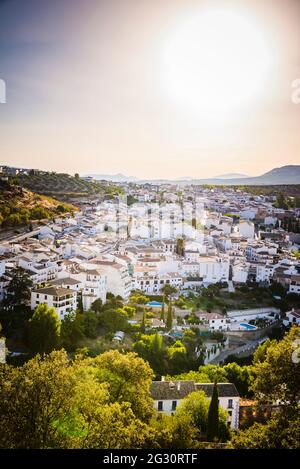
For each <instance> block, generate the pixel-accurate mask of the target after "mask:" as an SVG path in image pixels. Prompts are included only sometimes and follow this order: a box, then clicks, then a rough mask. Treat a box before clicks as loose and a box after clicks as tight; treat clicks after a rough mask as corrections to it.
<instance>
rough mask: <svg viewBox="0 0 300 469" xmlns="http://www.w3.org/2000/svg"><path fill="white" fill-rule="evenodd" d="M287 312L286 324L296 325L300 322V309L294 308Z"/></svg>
mask: <svg viewBox="0 0 300 469" xmlns="http://www.w3.org/2000/svg"><path fill="white" fill-rule="evenodd" d="M285 314H286V319H284V320H283V324H284V325H285V326H294V325H295V324H297V325H298V324H300V309H294V308H293V309H292V310H291V311H288V312H287V313H285Z"/></svg>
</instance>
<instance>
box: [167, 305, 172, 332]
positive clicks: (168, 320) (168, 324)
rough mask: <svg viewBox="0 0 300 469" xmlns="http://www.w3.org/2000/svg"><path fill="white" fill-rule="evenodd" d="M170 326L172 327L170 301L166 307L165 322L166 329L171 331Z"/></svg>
mask: <svg viewBox="0 0 300 469" xmlns="http://www.w3.org/2000/svg"><path fill="white" fill-rule="evenodd" d="M172 325H173V311H172V303H171V301H170V302H169V305H168V314H167V321H166V326H167V329H168V330H171V329H172Z"/></svg>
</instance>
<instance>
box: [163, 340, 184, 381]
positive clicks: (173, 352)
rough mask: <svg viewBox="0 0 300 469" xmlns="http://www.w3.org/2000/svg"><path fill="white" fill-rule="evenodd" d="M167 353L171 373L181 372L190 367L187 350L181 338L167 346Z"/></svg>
mask: <svg viewBox="0 0 300 469" xmlns="http://www.w3.org/2000/svg"><path fill="white" fill-rule="evenodd" d="M166 354H167V359H168V372H169V373H171V374H175V373H180V372H182V371H185V370H186V369H187V368H188V366H189V365H188V362H187V350H186V348H185V346H184V345H183V343H182V342H181V341H180V340H177V341H176V342H175V343H174V344H173V345H170V346H169V347H167V349H166Z"/></svg>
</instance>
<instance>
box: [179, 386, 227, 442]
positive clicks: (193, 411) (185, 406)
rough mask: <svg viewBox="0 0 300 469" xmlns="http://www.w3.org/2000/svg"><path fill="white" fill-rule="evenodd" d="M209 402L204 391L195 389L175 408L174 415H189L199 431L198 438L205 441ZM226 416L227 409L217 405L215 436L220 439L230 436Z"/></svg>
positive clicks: (224, 439)
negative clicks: (217, 416)
mask: <svg viewBox="0 0 300 469" xmlns="http://www.w3.org/2000/svg"><path fill="white" fill-rule="evenodd" d="M210 402H211V401H210V399H208V398H207V397H206V395H205V393H204V391H196V392H193V393H191V394H189V395H188V396H187V397H186V398H185V399H183V401H182V402H181V403H180V405H179V406H178V408H177V410H176V415H189V416H190V417H191V419H192V423H193V425H195V427H196V428H197V430H198V432H199V438H200V439H201V440H205V441H207V437H206V436H207V430H208V415H209V408H210ZM227 418H228V414H227V411H225V410H224V409H222V408H221V407H219V424H218V428H219V432H218V435H217V438H218V439H220V440H221V441H226V440H228V439H229V437H230V432H229V430H228V427H227Z"/></svg>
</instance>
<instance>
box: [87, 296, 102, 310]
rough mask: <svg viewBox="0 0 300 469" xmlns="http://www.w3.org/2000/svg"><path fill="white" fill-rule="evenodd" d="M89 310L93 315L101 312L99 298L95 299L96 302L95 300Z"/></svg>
mask: <svg viewBox="0 0 300 469" xmlns="http://www.w3.org/2000/svg"><path fill="white" fill-rule="evenodd" d="M82 309H83V308H82ZM91 310H92V311H95V313H100V312H101V311H102V300H101V298H97V300H95V301H94V302H93V303H92V305H91Z"/></svg>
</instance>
